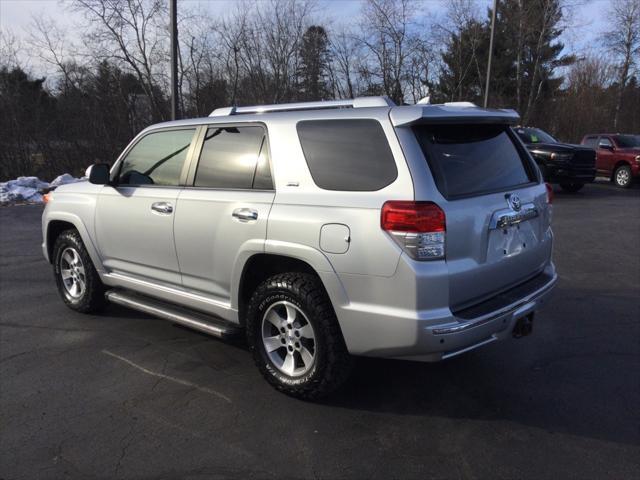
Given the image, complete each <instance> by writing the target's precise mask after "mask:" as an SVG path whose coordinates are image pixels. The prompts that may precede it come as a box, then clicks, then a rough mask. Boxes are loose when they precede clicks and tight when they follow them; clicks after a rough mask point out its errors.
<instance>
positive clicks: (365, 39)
mask: <svg viewBox="0 0 640 480" xmlns="http://www.w3.org/2000/svg"><path fill="white" fill-rule="evenodd" d="M415 8H416V2H411V1H410V0H366V1H365V3H364V6H363V23H362V25H361V29H362V36H361V41H362V43H363V45H364V46H365V47H366V49H367V51H368V53H369V54H370V55H371V56H372V61H371V68H370V69H369V71H368V72H365V73H366V74H369V75H371V76H373V77H377V78H378V79H379V81H380V83H381V86H382V90H383V91H384V93H385V95H388V96H389V97H390V98H391V99H392V100H394V101H395V102H396V103H403V101H404V91H403V74H404V73H405V67H406V62H407V59H408V57H409V53H410V52H409V46H408V43H409V42H410V36H411V33H410V31H409V29H410V23H411V20H412V17H413V14H414V9H415Z"/></svg>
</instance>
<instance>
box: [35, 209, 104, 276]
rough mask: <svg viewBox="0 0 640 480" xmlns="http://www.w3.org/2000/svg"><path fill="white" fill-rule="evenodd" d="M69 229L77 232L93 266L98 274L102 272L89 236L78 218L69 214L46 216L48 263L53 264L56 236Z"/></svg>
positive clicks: (98, 257) (59, 213)
mask: <svg viewBox="0 0 640 480" xmlns="http://www.w3.org/2000/svg"><path fill="white" fill-rule="evenodd" d="M70 229H75V230H76V231H77V232H78V234H79V235H80V238H81V239H82V243H84V246H85V248H86V249H87V252H88V253H89V256H90V257H91V261H92V262H93V265H94V266H95V268H96V270H97V271H98V272H99V273H100V272H102V270H103V269H102V262H101V261H100V256H99V255H98V251H97V249H96V247H95V245H94V244H93V242H92V241H91V236H90V235H89V232H88V230H87V228H86V226H85V224H84V222H82V220H81V219H80V218H79V217H77V216H75V215H73V214H69V213H63V212H58V213H56V214H53V215H50V216H48V218H47V220H46V231H45V242H46V244H45V246H46V251H47V256H48V259H49V263H53V246H54V244H55V242H56V238H58V236H59V235H60V234H61V233H62V232H64V231H65V230H70Z"/></svg>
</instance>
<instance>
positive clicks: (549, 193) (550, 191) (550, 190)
mask: <svg viewBox="0 0 640 480" xmlns="http://www.w3.org/2000/svg"><path fill="white" fill-rule="evenodd" d="M544 185H545V187H547V203H548V204H549V205H551V204H552V203H553V186H552V185H551V184H550V183H545V184H544Z"/></svg>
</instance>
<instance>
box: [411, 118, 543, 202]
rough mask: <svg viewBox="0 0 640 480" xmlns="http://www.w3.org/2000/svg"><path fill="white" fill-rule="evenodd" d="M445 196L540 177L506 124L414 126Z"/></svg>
mask: <svg viewBox="0 0 640 480" xmlns="http://www.w3.org/2000/svg"><path fill="white" fill-rule="evenodd" d="M414 132H415V134H416V136H417V138H418V141H419V142H420V146H421V147H422V151H423V152H424V155H425V157H426V158H427V162H428V163H429V167H430V168H431V172H432V173H433V175H434V177H435V181H436V184H437V186H438V190H440V193H442V195H443V196H444V197H445V198H448V199H449V198H456V197H467V196H472V195H481V194H486V193H491V192H496V191H501V190H507V189H509V188H513V187H516V186H519V185H524V184H527V183H529V182H532V181H534V180H535V179H536V176H535V173H534V171H533V169H532V168H531V165H530V164H529V162H528V161H527V160H526V159H524V156H523V155H522V154H521V153H520V151H519V150H518V148H517V147H516V145H515V143H514V139H513V138H512V137H511V135H512V134H511V133H510V132H509V127H507V126H505V125H420V126H417V127H414Z"/></svg>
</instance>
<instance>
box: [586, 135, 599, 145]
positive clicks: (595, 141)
mask: <svg viewBox="0 0 640 480" xmlns="http://www.w3.org/2000/svg"><path fill="white" fill-rule="evenodd" d="M584 144H585V145H586V146H587V147H591V148H596V145H597V144H598V137H587V138H585V140H584Z"/></svg>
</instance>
